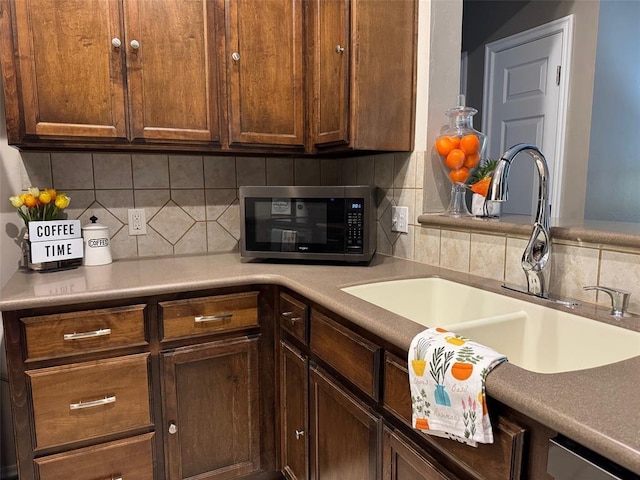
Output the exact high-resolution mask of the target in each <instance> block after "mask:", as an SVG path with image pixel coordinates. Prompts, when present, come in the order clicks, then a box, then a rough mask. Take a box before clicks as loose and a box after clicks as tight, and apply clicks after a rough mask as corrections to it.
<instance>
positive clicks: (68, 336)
mask: <svg viewBox="0 0 640 480" xmlns="http://www.w3.org/2000/svg"><path fill="white" fill-rule="evenodd" d="M105 335H111V329H110V328H101V329H100V330H94V331H92V332H80V333H75V332H74V333H65V334H64V337H63V338H64V339H65V340H81V339H83V338H93V337H103V336H105Z"/></svg>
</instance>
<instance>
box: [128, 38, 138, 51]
mask: <svg viewBox="0 0 640 480" xmlns="http://www.w3.org/2000/svg"><path fill="white" fill-rule="evenodd" d="M129 45H131V48H133V49H134V50H138V49H139V48H140V42H139V41H137V40H131V43H130V44H129Z"/></svg>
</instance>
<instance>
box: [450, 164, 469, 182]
mask: <svg viewBox="0 0 640 480" xmlns="http://www.w3.org/2000/svg"><path fill="white" fill-rule="evenodd" d="M449 178H450V179H451V181H452V182H453V183H464V182H465V180H466V179H467V178H469V169H468V168H466V167H462V168H459V169H457V170H451V171H450V172H449Z"/></svg>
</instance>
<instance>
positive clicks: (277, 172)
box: [267, 157, 294, 185]
mask: <svg viewBox="0 0 640 480" xmlns="http://www.w3.org/2000/svg"><path fill="white" fill-rule="evenodd" d="M267 185H294V180H293V158H272V157H270V158H267Z"/></svg>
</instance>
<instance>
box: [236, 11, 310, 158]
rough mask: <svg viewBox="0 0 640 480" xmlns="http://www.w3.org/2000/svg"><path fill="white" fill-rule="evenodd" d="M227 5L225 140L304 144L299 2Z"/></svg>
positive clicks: (269, 143)
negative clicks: (227, 129)
mask: <svg viewBox="0 0 640 480" xmlns="http://www.w3.org/2000/svg"><path fill="white" fill-rule="evenodd" d="M227 5H228V7H229V24H228V25H227V32H226V33H227V51H226V53H227V65H228V67H227V71H228V82H229V91H230V92H231V96H230V99H229V108H228V112H229V113H228V114H229V144H230V145H231V146H232V147H233V146H234V145H236V144H263V145H286V146H299V147H300V148H302V146H303V145H304V89H303V85H302V76H303V63H302V60H303V58H302V45H303V42H302V5H303V3H302V0H253V1H232V0H227Z"/></svg>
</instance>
